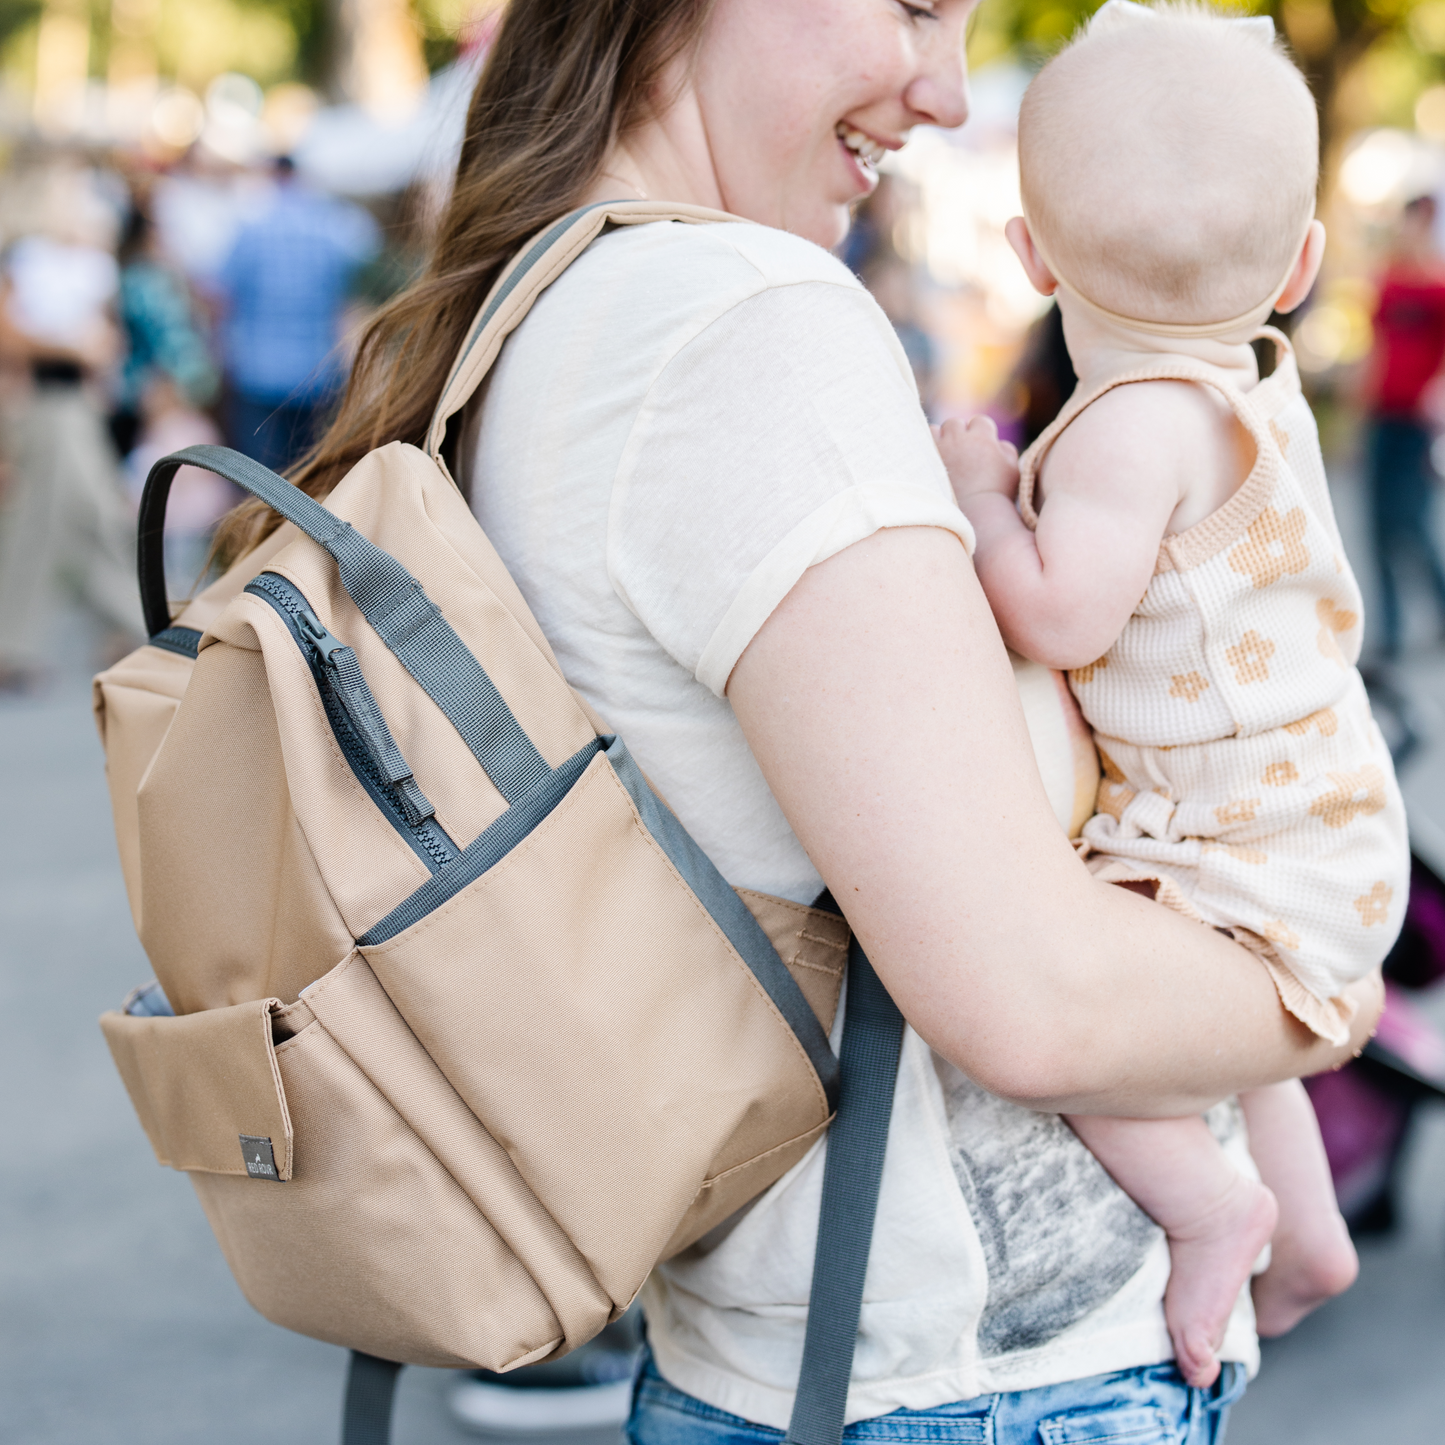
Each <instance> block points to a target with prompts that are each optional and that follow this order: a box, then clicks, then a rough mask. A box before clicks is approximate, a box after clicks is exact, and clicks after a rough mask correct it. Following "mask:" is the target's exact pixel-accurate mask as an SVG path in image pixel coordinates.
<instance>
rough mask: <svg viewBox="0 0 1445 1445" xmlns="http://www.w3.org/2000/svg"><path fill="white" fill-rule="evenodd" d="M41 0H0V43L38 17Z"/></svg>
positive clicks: (2, 43)
mask: <svg viewBox="0 0 1445 1445" xmlns="http://www.w3.org/2000/svg"><path fill="white" fill-rule="evenodd" d="M42 3H43V0H0V45H4V44H5V42H6V41H7V40H9V39H10V37H11V36H12V35H15V34H16V33H17V32H19V31H21V30H23V29H24V28H25V27H26V26H27V25H29V24H30V23H31V21H33V20H37V19H39V17H40V11H41V7H42Z"/></svg>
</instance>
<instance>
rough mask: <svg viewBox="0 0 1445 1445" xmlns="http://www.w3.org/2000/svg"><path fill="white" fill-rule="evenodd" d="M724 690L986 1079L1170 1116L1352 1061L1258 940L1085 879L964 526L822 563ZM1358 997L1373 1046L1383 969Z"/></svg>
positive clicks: (936, 1028)
mask: <svg viewBox="0 0 1445 1445" xmlns="http://www.w3.org/2000/svg"><path fill="white" fill-rule="evenodd" d="M728 697H729V699H730V700H731V702H732V705H733V709H734V711H735V713H736V715H737V717H738V720H739V722H740V723H741V725H742V728H743V731H744V733H745V734H746V736H747V739H748V743H749V745H750V746H751V748H752V750H753V752H754V754H755V755H756V757H757V759H758V762H759V764H760V766H761V767H762V770H763V773H764V775H765V776H766V778H767V780H768V784H769V786H770V787H771V788H772V790H773V793H774V794H775V796H776V797H777V799H778V801H779V803H780V804H781V805H782V808H783V811H784V812H785V813H786V815H787V817H788V820H789V822H790V823H791V824H792V826H793V828H794V830H795V831H796V833H797V835H798V837H799V839H800V840H801V841H802V843H803V846H804V847H805V848H806V849H807V850H808V853H809V855H810V856H811V857H812V859H813V861H814V863H815V864H816V865H817V867H818V870H819V872H821V873H822V875H823V877H824V878H825V879H826V881H827V883H828V886H829V887H830V888H831V889H832V891H833V894H834V896H835V897H836V898H837V899H838V901H839V903H840V904H841V905H842V907H843V910H844V912H845V913H847V915H848V918H849V921H850V922H852V923H853V924H854V926H855V927H856V928H857V930H858V934H859V936H860V938H861V939H862V941H863V944H864V947H865V948H866V949H867V951H868V956H869V958H870V959H871V960H872V961H873V964H874V966H875V967H876V968H877V970H878V973H879V975H880V976H881V977H882V979H883V981H884V983H885V984H886V985H887V987H888V990H889V992H890V993H892V995H893V996H894V998H895V999H896V1000H897V1001H898V1004H899V1007H900V1008H901V1009H902V1010H903V1013H904V1015H905V1016H906V1017H907V1018H908V1020H909V1022H910V1023H912V1024H913V1026H914V1027H915V1028H916V1029H917V1030H918V1032H919V1033H920V1034H922V1036H923V1037H924V1038H925V1039H926V1040H927V1041H928V1042H929V1043H930V1044H931V1045H932V1046H933V1047H934V1048H936V1049H937V1050H938V1051H939V1052H940V1053H941V1054H943V1055H944V1056H945V1057H946V1058H948V1059H951V1060H952V1061H953V1062H954V1063H955V1064H957V1065H958V1067H959V1068H960V1069H962V1070H963V1071H964V1072H965V1073H966V1074H968V1075H969V1076H970V1077H971V1078H973V1079H975V1080H976V1081H977V1082H978V1083H980V1084H982V1085H983V1086H984V1087H985V1088H987V1089H990V1090H991V1091H993V1092H994V1093H996V1094H999V1095H1002V1096H1003V1097H1005V1098H1010V1099H1013V1100H1016V1101H1017V1102H1019V1103H1021V1104H1026V1105H1028V1106H1030V1107H1034V1108H1040V1109H1050V1110H1059V1111H1066V1112H1074V1113H1091V1114H1124V1115H1139V1116H1154V1117H1164V1116H1170V1115H1175V1114H1185V1113H1193V1112H1197V1111H1199V1110H1201V1109H1203V1108H1205V1107H1207V1106H1208V1105H1210V1104H1212V1103H1214V1102H1215V1101H1216V1100H1218V1099H1220V1098H1223V1097H1225V1096H1226V1095H1228V1094H1231V1093H1234V1092H1236V1091H1238V1090H1240V1089H1244V1088H1249V1087H1253V1086H1255V1085H1259V1084H1264V1083H1270V1082H1273V1081H1275V1080H1278V1079H1285V1078H1291V1077H1294V1076H1297V1075H1301V1074H1309V1073H1314V1072H1317V1071H1319V1070H1321V1069H1326V1068H1329V1067H1330V1066H1332V1065H1335V1064H1338V1063H1339V1062H1341V1061H1342V1060H1343V1059H1345V1058H1348V1057H1349V1054H1350V1050H1349V1049H1348V1048H1346V1049H1333V1048H1330V1047H1329V1046H1327V1045H1325V1044H1322V1043H1321V1042H1320V1041H1319V1040H1318V1039H1316V1038H1314V1036H1313V1035H1311V1034H1310V1033H1309V1032H1308V1031H1307V1030H1306V1029H1305V1028H1304V1027H1303V1025H1301V1024H1299V1023H1297V1022H1295V1020H1294V1019H1292V1018H1291V1017H1290V1016H1289V1015H1288V1014H1286V1013H1285V1011H1284V1010H1283V1008H1282V1007H1281V1006H1280V1003H1279V999H1278V997H1277V995H1276V993H1275V989H1274V985H1273V984H1272V983H1271V982H1270V980H1269V976H1268V974H1267V973H1266V972H1265V970H1264V969H1263V968H1262V967H1261V966H1260V964H1259V961H1258V960H1257V959H1256V958H1254V957H1253V956H1252V955H1250V954H1249V953H1247V952H1246V951H1245V950H1244V949H1242V948H1240V947H1238V946H1237V945H1235V944H1233V943H1231V942H1229V941H1228V940H1227V939H1226V938H1225V937H1224V936H1223V935H1222V934H1220V933H1217V932H1215V931H1214V930H1212V929H1209V928H1206V927H1204V926H1202V925H1200V924H1197V923H1193V922H1190V921H1189V920H1187V919H1184V918H1182V917H1180V916H1179V915H1178V914H1175V913H1172V912H1170V910H1169V909H1167V908H1162V907H1160V906H1159V905H1158V904H1155V903H1151V902H1149V901H1147V900H1146V899H1143V898H1140V897H1137V896H1136V895H1135V894H1133V893H1130V892H1128V891H1127V890H1125V889H1121V888H1114V887H1111V886H1109V885H1107V884H1101V883H1096V882H1095V881H1094V880H1093V878H1092V877H1091V876H1090V875H1089V873H1088V871H1087V870H1086V869H1085V868H1084V866H1083V864H1082V863H1081V862H1080V861H1079V860H1078V858H1077V857H1076V855H1075V854H1074V851H1073V849H1072V848H1071V847H1070V846H1069V843H1068V841H1067V839H1065V837H1064V835H1063V833H1062V831H1061V830H1060V828H1059V826H1058V823H1057V822H1056V821H1055V819H1054V816H1053V813H1052V811H1051V810H1050V808H1049V804H1048V801H1047V799H1046V798H1045V796H1044V790H1043V785H1042V783H1041V782H1040V780H1039V775H1038V770H1037V767H1036V766H1035V763H1034V758H1033V753H1032V750H1031V748H1030V744H1029V740H1028V734H1027V732H1026V730H1025V726H1024V720H1023V714H1022V712H1021V710H1020V706H1019V701H1018V694H1017V691H1016V689H1015V686H1014V682H1013V677H1012V672H1011V669H1010V666H1009V663H1008V659H1007V655H1006V654H1005V652H1004V648H1003V645H1002V642H1001V640H1000V638H999V634H998V630H997V628H996V627H995V626H994V622H993V618H992V617H991V615H990V613H989V608H988V604H987V602H986V601H985V600H984V597H983V593H982V591H981V590H980V588H979V585H978V582H977V579H976V578H975V576H974V573H973V570H972V568H971V567H970V565H969V562H968V559H967V557H966V555H965V554H964V551H963V549H962V547H960V546H959V544H958V541H957V540H956V539H955V538H954V537H951V536H949V535H948V534H947V533H944V532H942V531H938V530H933V529H929V528H906V529H900V530H896V531H884V532H878V533H875V534H874V535H873V536H872V537H870V538H868V539H867V540H866V541H863V542H859V543H857V544H855V545H854V546H852V547H849V548H848V549H846V550H845V551H843V552H841V553H839V554H838V555H837V556H835V557H833V558H831V559H830V560H829V561H827V562H824V563H821V564H820V565H818V566H816V567H813V568H810V569H809V570H808V571H807V572H806V573H805V574H804V575H803V577H802V579H801V580H800V581H799V582H798V584H797V585H796V586H795V587H794V588H793V590H792V592H790V593H789V594H788V596H787V597H786V598H785V599H784V601H783V603H782V605H781V606H780V607H779V608H778V609H777V610H776V612H774V613H773V615H772V617H770V618H769V620H768V621H767V623H766V624H765V625H764V626H763V627H762V629H761V630H760V631H759V632H758V634H757V636H756V637H755V638H754V639H753V641H752V643H751V644H750V645H749V647H748V648H747V650H746V651H745V652H744V653H743V655H742V658H741V660H740V661H739V662H738V665H737V667H736V668H735V669H734V671H733V674H732V678H731V680H730V683H729V687H728ZM1356 997H1357V999H1358V1000H1359V1002H1360V1004H1361V1008H1360V1014H1359V1017H1358V1018H1357V1020H1356V1027H1355V1031H1354V1038H1353V1043H1354V1046H1355V1047H1358V1046H1359V1044H1360V1043H1361V1042H1362V1041H1363V1039H1364V1038H1365V1037H1366V1036H1367V1035H1368V1033H1369V1030H1370V1029H1371V1028H1372V1027H1373V1024H1374V1020H1375V1018H1376V1017H1377V1015H1378V1012H1379V1005H1380V1001H1381V997H1382V995H1381V992H1380V986H1379V982H1378V979H1377V978H1376V979H1373V980H1370V981H1367V982H1366V983H1365V984H1362V985H1357V992H1356Z"/></svg>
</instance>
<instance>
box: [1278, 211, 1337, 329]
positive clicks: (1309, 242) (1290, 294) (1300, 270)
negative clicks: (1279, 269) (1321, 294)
mask: <svg viewBox="0 0 1445 1445" xmlns="http://www.w3.org/2000/svg"><path fill="white" fill-rule="evenodd" d="M1324 259H1325V226H1324V222H1323V221H1311V222H1310V228H1309V230H1308V231H1306V232H1305V238H1304V244H1303V245H1302V246H1301V247H1300V249H1299V255H1298V256H1297V257H1296V258H1295V263H1294V267H1293V269H1292V270H1291V271H1290V273H1289V280H1288V281H1286V282H1285V283H1284V290H1283V291H1281V292H1280V293H1279V299H1278V300H1277V301H1276V302H1275V303H1274V309H1275V310H1276V311H1278V312H1280V313H1284V312H1286V311H1293V310H1294V309H1295V307H1296V306H1298V305H1299V304H1300V302H1301V301H1303V300H1304V299H1305V297H1306V296H1308V295H1309V294H1310V289H1311V287H1313V286H1314V284H1315V277H1317V276H1318V275H1319V274H1320V263H1321V262H1322V261H1323V260H1324Z"/></svg>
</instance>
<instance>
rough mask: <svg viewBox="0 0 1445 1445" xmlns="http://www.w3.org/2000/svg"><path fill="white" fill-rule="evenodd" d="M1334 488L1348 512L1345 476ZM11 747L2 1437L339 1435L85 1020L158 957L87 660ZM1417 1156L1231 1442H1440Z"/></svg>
mask: <svg viewBox="0 0 1445 1445" xmlns="http://www.w3.org/2000/svg"><path fill="white" fill-rule="evenodd" d="M1338 500H1339V504H1340V510H1341V516H1342V521H1343V522H1344V523H1345V525H1346V530H1347V533H1353V532H1354V531H1355V530H1356V528H1355V525H1354V524H1355V497H1354V493H1353V491H1352V489H1351V488H1350V487H1348V486H1342V487H1341V489H1340V495H1339V499H1338ZM67 636H68V637H69V645H70V650H71V651H72V652H73V653H78V652H80V651H83V646H84V639H83V637H82V636H81V635H80V634H79V633H77V632H75V631H74V630H73V629H72V630H71V632H70V633H68V634H67ZM1401 681H1402V685H1403V686H1404V687H1405V688H1406V690H1407V691H1408V693H1409V696H1410V698H1411V706H1412V713H1413V716H1414V718H1415V720H1416V723H1417V725H1418V726H1419V727H1420V728H1421V729H1422V730H1423V731H1424V732H1425V733H1426V734H1427V741H1426V744H1425V746H1424V747H1423V749H1422V751H1421V752H1420V754H1419V755H1418V756H1417V759H1416V761H1415V762H1414V763H1413V764H1411V766H1410V767H1409V769H1408V770H1407V771H1406V774H1405V778H1404V781H1405V785H1406V791H1407V794H1408V795H1409V797H1410V800H1411V804H1412V809H1413V811H1414V814H1415V816H1417V817H1421V818H1428V819H1431V820H1433V821H1434V822H1436V823H1437V824H1438V825H1439V826H1440V829H1441V832H1440V837H1441V839H1442V840H1445V655H1442V654H1440V653H1421V654H1419V655H1418V656H1417V657H1416V658H1415V659H1414V660H1413V661H1412V662H1411V664H1410V665H1409V666H1408V667H1407V668H1405V669H1404V670H1403V671H1402V675H1401ZM1430 734H1435V735H1437V736H1438V737H1439V739H1440V741H1439V743H1438V744H1436V743H1434V742H1433V741H1431V740H1430V738H1429V736H1428V735H1430ZM0 760H3V762H0V796H3V798H4V800H5V801H4V810H3V813H0V818H3V823H4V826H3V827H0V989H3V1005H0V1098H4V1099H5V1100H7V1101H8V1107H7V1108H6V1110H5V1114H4V1143H3V1146H0V1401H3V1402H4V1404H3V1408H0V1441H4V1442H12V1441H13V1442H17V1445H20V1442H24V1445H141V1442H144V1445H183V1442H184V1445H191V1442H207V1445H232V1442H235V1445H240V1442H242V1441H245V1442H248V1445H250V1442H256V1441H263V1442H265V1445H303V1442H304V1445H315V1442H321V1441H327V1440H334V1439H335V1438H336V1432H337V1421H338V1418H339V1414H338V1405H339V1399H340V1392H341V1383H342V1369H343V1355H342V1352H341V1351H339V1350H336V1349H332V1348H331V1347H329V1346H326V1345H320V1344H316V1343H314V1342H312V1341H309V1340H305V1339H301V1338H299V1337H298V1336H295V1335H291V1334H288V1333H286V1332H285V1331H282V1330H279V1329H276V1328H274V1327H272V1326H271V1325H268V1324H267V1323H265V1322H264V1321H263V1320H261V1319H260V1318H259V1317H258V1316H256V1315H255V1314H254V1313H252V1311H251V1310H250V1308H249V1307H248V1306H247V1305H246V1303H245V1301H244V1300H243V1299H242V1298H241V1296H240V1294H239V1292H238V1291H237V1289H236V1287H235V1285H234V1284H233V1283H232V1282H231V1278H230V1275H229V1274H228V1273H227V1270H226V1268H225V1265H224V1264H223V1262H222V1260H221V1257H220V1254H219V1252H218V1251H217V1249H216V1247H215V1244H214V1242H213V1241H212V1238H211V1235H210V1231H209V1230H208V1228H207V1226H206V1223H205V1220H204V1218H203V1217H202V1215H201V1211H200V1208H199V1206H198V1205H197V1204H196V1202H195V1200H194V1199H193V1197H192V1195H191V1191H190V1187H189V1185H188V1184H187V1183H186V1181H185V1179H184V1178H183V1177H181V1176H179V1175H176V1174H173V1173H171V1172H170V1171H168V1170H164V1169H159V1168H157V1167H156V1165H155V1163H154V1161H153V1159H152V1157H151V1154H150V1151H149V1148H148V1146H147V1145H146V1142H145V1139H144V1136H143V1135H142V1134H141V1131H140V1129H139V1127H138V1126H137V1124H136V1121H135V1117H134V1115H133V1114H132V1112H131V1109H130V1105H129V1103H128V1101H127V1100H126V1097H125V1095H124V1092H123V1091H122V1089H121V1086H120V1083H119V1081H118V1079H117V1077H116V1075H115V1073H114V1071H113V1069H112V1068H111V1065H110V1061H109V1057H108V1055H107V1054H106V1051H105V1048H104V1045H103V1043H102V1041H101V1038H100V1034H99V1032H98V1030H97V1029H96V1027H95V1018H96V1015H98V1014H99V1013H100V1012H101V1011H102V1010H103V1009H105V1008H110V1007H114V1006H115V1005H116V1004H117V1003H118V1002H119V1000H120V999H121V997H122V996H123V995H124V993H125V992H126V991H127V989H129V988H130V987H131V986H132V985H133V984H135V983H138V982H142V981H144V980H145V979H147V978H148V977H149V976H150V974H149V970H148V969H147V967H146V962H145V959H144V957H143V955H142V953H141V951H140V948H139V946H138V945H137V943H136V941H135V937H134V934H133V932H132V930H131V926H130V920H129V914H128V911H127V908H126V903H125V896H124V891H123V889H122V886H121V880H120V872H119V868H118V866H117V864H116V861H115V853H114V845H113V842H112V839H111V834H110V821H109V809H108V804H107V801H106V796H105V789H104V783H103V779H102V774H101V757H100V749H99V746H98V744H97V742H96V740H95V734H94V730H93V728H92V726H91V722H90V717H89V712H88V698H87V694H86V690H85V687H84V683H83V678H82V675H81V670H80V667H79V664H77V666H76V669H75V670H74V671H73V672H72V673H71V674H69V675H67V677H65V678H64V679H62V681H61V682H60V684H59V685H58V686H57V688H56V689H55V690H54V691H53V693H52V694H51V695H49V696H48V697H46V698H43V699H40V700H36V701H27V702H20V703H16V702H5V703H0ZM1441 866H1442V867H1445V857H1442V859H1441ZM1407 1173H1408V1197H1407V1202H1406V1210H1405V1225H1404V1228H1403V1229H1402V1231H1401V1232H1400V1233H1399V1234H1398V1235H1397V1236H1396V1237H1394V1238H1392V1239H1390V1240H1388V1241H1385V1242H1379V1243H1371V1244H1368V1245H1366V1246H1365V1248H1364V1249H1363V1250H1362V1254H1363V1264H1364V1268H1363V1273H1362V1276H1361V1280H1360V1283H1359V1284H1358V1285H1357V1286H1356V1288H1355V1289H1354V1290H1353V1291H1352V1292H1351V1293H1350V1294H1349V1295H1347V1296H1345V1297H1344V1298H1343V1299H1341V1300H1339V1301H1337V1302H1336V1303H1334V1304H1333V1305H1331V1306H1329V1307H1328V1308H1326V1309H1325V1310H1322V1311H1321V1312H1320V1313H1319V1314H1318V1315H1316V1316H1315V1317H1314V1318H1312V1319H1311V1320H1309V1321H1307V1322H1306V1323H1305V1324H1304V1325H1303V1326H1302V1327H1301V1328H1300V1329H1299V1330H1297V1331H1296V1332H1295V1334H1294V1335H1293V1336H1291V1337H1290V1338H1288V1339H1286V1340H1284V1341H1281V1342H1278V1343H1276V1344H1274V1345H1272V1346H1270V1347H1269V1348H1268V1351H1267V1354H1266V1359H1265V1370H1264V1373H1263V1375H1262V1376H1261V1378H1260V1380H1259V1381H1258V1382H1257V1383H1256V1385H1255V1386H1254V1387H1253V1388H1252V1389H1251V1391H1250V1394H1249V1395H1248V1396H1247V1397H1246V1400H1245V1402H1244V1403H1243V1405H1242V1406H1241V1408H1240V1410H1239V1411H1238V1413H1237V1415H1236V1418H1235V1423H1234V1426H1233V1428H1232V1430H1231V1434H1230V1439H1231V1445H1355V1442H1361V1445H1374V1442H1377V1441H1389V1442H1390V1445H1439V1442H1440V1441H1441V1440H1442V1439H1445V1423H1442V1421H1445V1110H1442V1111H1438V1112H1436V1113H1434V1114H1431V1115H1427V1116H1426V1118H1425V1119H1424V1120H1423V1121H1422V1125H1421V1127H1420V1128H1419V1130H1418V1132H1417V1135H1416V1137H1415V1141H1414V1146H1413V1148H1412V1151H1411V1157H1410V1161H1409V1165H1408V1171H1407ZM448 1378H449V1377H448V1376H447V1375H445V1374H444V1373H442V1372H439V1371H430V1370H409V1371H407V1372H406V1374H405V1375H404V1376H403V1386H402V1394H401V1400H400V1405H399V1409H398V1415H397V1431H396V1439H397V1441H398V1445H445V1442H455V1441H461V1440H463V1439H466V1438H468V1437H466V1436H464V1435H463V1434H462V1433H461V1432H460V1431H458V1430H457V1429H456V1427H454V1426H453V1425H451V1423H450V1422H449V1420H448V1418H447V1415H446V1412H445V1406H444V1402H443V1391H444V1389H445V1386H446V1383H447V1380H448ZM570 1445H584V1442H580V1441H574V1442H570ZM585 1445H603V1442H599V1441H597V1440H596V1439H595V1438H594V1440H592V1441H589V1442H585Z"/></svg>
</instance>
